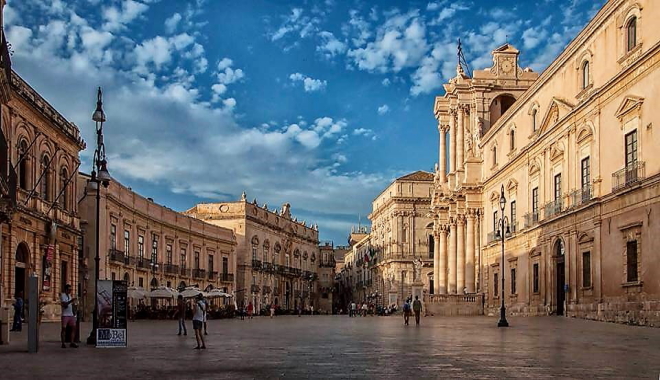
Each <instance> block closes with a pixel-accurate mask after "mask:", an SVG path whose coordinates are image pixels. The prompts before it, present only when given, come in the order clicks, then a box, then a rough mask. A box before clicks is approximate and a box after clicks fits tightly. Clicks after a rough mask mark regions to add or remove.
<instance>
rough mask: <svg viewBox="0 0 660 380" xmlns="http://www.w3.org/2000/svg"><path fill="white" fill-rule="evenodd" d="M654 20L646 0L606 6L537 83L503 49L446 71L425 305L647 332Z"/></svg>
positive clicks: (658, 46)
mask: <svg viewBox="0 0 660 380" xmlns="http://www.w3.org/2000/svg"><path fill="white" fill-rule="evenodd" d="M658 17H660V4H658V3H657V2H654V1H652V0H636V1H631V0H610V1H608V2H607V3H606V4H605V5H604V6H603V7H602V9H600V11H599V12H598V13H597V14H596V15H595V16H594V18H593V19H592V20H591V21H590V22H589V24H588V25H587V26H586V27H585V28H584V29H583V30H582V31H581V32H580V33H579V34H578V35H577V36H576V37H575V39H574V40H573V41H572V42H571V43H570V44H569V45H568V46H567V47H566V48H565V50H564V51H563V52H562V53H561V54H560V55H559V56H558V57H557V58H556V59H555V61H554V62H552V63H551V64H550V65H549V66H548V68H547V69H546V70H545V71H544V72H543V73H542V74H541V75H538V74H536V73H534V72H533V71H532V70H530V69H523V68H521V67H520V66H519V63H518V57H519V52H518V51H517V50H516V49H515V48H514V47H512V46H511V45H508V44H506V45H504V46H502V47H500V48H498V49H496V50H495V51H493V66H492V67H490V68H487V69H485V70H477V71H475V72H474V73H472V75H471V76H470V75H469V73H466V72H465V71H464V70H463V69H462V68H461V67H460V65H459V67H458V69H457V76H456V77H455V78H453V79H451V80H450V81H449V83H447V84H446V85H445V92H446V93H445V95H443V96H439V97H437V98H436V100H435V106H434V114H435V116H436V118H437V120H438V130H439V132H440V149H439V150H440V155H439V167H438V170H437V172H436V174H435V181H434V192H433V200H432V210H433V219H434V227H433V233H434V236H435V239H436V241H437V242H438V243H439V244H436V246H435V254H436V257H437V258H438V259H437V260H436V262H435V263H434V273H433V275H434V288H435V289H434V290H435V293H436V294H440V295H443V296H444V295H452V294H457V295H460V294H462V293H463V292H465V293H468V294H474V293H481V294H484V296H485V307H486V312H487V313H496V312H497V309H498V308H499V305H500V303H501V301H502V299H501V297H502V292H503V293H504V297H505V299H504V301H505V303H506V304H507V305H508V309H507V310H508V312H510V313H512V314H520V315H545V314H556V315H563V314H565V315H569V316H574V317H580V318H588V319H597V320H604V321H617V322H627V323H634V324H646V325H653V324H658V323H660V317H658V315H660V302H658V301H660V284H659V283H658V282H657V281H655V279H656V277H657V274H658V273H660V260H658V258H660V256H658V255H659V254H658V252H660V240H659V239H657V238H654V236H656V234H658V233H660V227H658V226H659V225H658V223H657V221H654V218H655V215H657V214H658V213H660V202H659V201H660V198H659V196H660V160H659V159H658V158H657V157H656V156H654V154H653V149H654V148H657V147H659V146H660V134H658V133H657V132H655V128H657V126H655V128H654V125H655V124H658V123H659V122H660V120H659V117H660V116H659V115H660V113H658V111H657V110H656V109H654V107H655V105H656V104H657V102H658V101H659V100H660V70H659V66H660V29H659V28H657V27H655V26H654V23H653V21H654V20H656V19H657V18H658ZM446 134H449V139H448V141H447V139H446V136H445V135H446ZM447 153H448V154H447ZM446 155H448V159H447V160H446V159H445V157H446ZM502 192H503V194H502ZM502 195H503V197H502ZM501 206H504V212H502V207H501ZM503 218H504V219H505V220H504V223H505V228H504V229H502V227H501V226H502V224H501V223H502V219H503ZM502 238H504V239H505V241H504V252H505V253H504V259H502V245H501V244H502V241H501V239H502ZM503 280H504V281H503ZM503 284H504V287H505V288H504V289H503V288H502V287H503Z"/></svg>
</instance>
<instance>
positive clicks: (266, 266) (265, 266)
mask: <svg viewBox="0 0 660 380" xmlns="http://www.w3.org/2000/svg"><path fill="white" fill-rule="evenodd" d="M261 266H262V268H263V271H264V272H268V273H271V272H273V264H272V263H268V262H265V261H264V262H263V263H261Z"/></svg>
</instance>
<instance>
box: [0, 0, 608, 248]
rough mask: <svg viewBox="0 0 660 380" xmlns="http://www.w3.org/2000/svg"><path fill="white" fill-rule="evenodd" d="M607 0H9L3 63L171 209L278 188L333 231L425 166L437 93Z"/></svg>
mask: <svg viewBox="0 0 660 380" xmlns="http://www.w3.org/2000/svg"><path fill="white" fill-rule="evenodd" d="M604 2H605V1H604V0H530V1H504V0H503V1H483V0H471V1H467V0H465V1H464V0H438V1H431V2H429V1H359V0H343V1H340V0H325V1H323V0H317V1H291V2H286V1H262V0H244V1H233V0H231V1H230V0H185V1H179V0H9V5H8V6H7V8H6V9H5V24H6V30H7V35H8V40H9V42H10V43H11V45H12V49H13V51H14V53H13V62H14V69H15V70H16V71H17V72H18V73H19V74H20V75H21V76H22V77H23V78H25V79H26V80H27V82H28V83H30V84H31V85H32V86H33V87H34V88H35V89H36V90H37V91H39V92H40V93H41V94H42V95H43V96H44V97H45V98H46V99H47V100H48V101H49V102H50V103H51V104H52V105H53V106H55V107H56V108H57V109H58V110H59V111H60V112H61V113H62V114H63V115H64V116H65V117H66V118H68V119H69V120H71V121H72V122H74V123H76V124H77V125H78V126H79V128H80V130H81V132H82V134H83V137H84V138H85V140H86V141H87V143H88V146H90V147H89V148H88V149H87V150H86V151H85V152H83V153H82V161H83V167H82V168H81V171H84V172H89V171H90V170H91V156H92V153H93V147H91V145H92V144H93V141H94V140H93V138H92V137H93V124H92V122H91V120H90V117H91V113H92V111H93V110H94V107H95V91H96V87H97V86H99V85H100V86H102V87H103V89H104V103H105V111H106V114H107V118H108V122H107V123H106V129H105V131H106V140H105V141H106V148H107V152H108V154H109V168H110V171H111V174H112V175H113V176H114V177H115V178H117V179H118V180H119V181H120V182H122V183H123V184H125V185H126V186H130V187H132V188H133V189H134V190H136V191H138V192H139V193H140V194H142V195H144V196H147V197H153V198H154V199H155V201H156V202H158V203H160V204H163V205H166V206H168V207H170V208H173V209H175V210H185V209H187V208H189V207H192V206H193V205H194V204H195V203H197V202H209V201H212V202H215V201H234V200H238V199H239V197H240V194H241V192H242V191H244V190H245V191H246V192H247V194H248V198H249V199H250V200H252V199H253V198H257V200H258V202H259V204H264V203H267V204H268V205H269V208H271V209H273V208H276V207H281V205H282V203H284V202H290V203H291V204H292V212H293V214H294V215H295V216H297V217H298V219H299V220H305V221H307V222H308V223H318V224H319V228H320V235H321V239H329V240H334V241H335V244H344V243H345V241H346V236H347V234H348V232H349V231H350V228H351V226H352V225H357V223H358V220H359V217H360V216H361V220H362V223H365V221H366V215H367V214H368V213H369V212H370V211H371V201H372V200H373V198H374V197H375V196H377V195H378V193H380V191H382V190H383V189H384V188H385V187H386V186H387V185H388V184H389V183H390V182H391V181H392V180H393V179H394V178H396V177H398V176H401V175H403V174H406V173H408V172H412V171H415V170H428V171H431V170H433V166H434V163H435V162H436V161H437V150H438V147H437V139H438V135H437V130H436V122H435V120H434V118H433V114H432V107H433V98H434V96H436V95H442V92H443V90H442V88H441V86H442V83H443V82H445V81H446V80H447V79H448V78H450V77H452V76H454V75H455V72H456V40H457V39H458V38H459V37H460V38H461V39H462V41H463V44H464V50H465V54H466V56H467V59H468V62H469V64H470V67H471V68H472V69H482V68H486V67H490V66H491V65H492V60H491V57H490V51H491V50H493V49H494V48H496V47H498V46H499V45H501V44H503V43H505V42H506V41H507V40H508V42H510V43H512V44H513V45H514V46H516V47H517V48H518V49H519V50H521V57H520V59H521V65H522V66H523V67H527V66H529V67H531V68H533V69H534V70H536V71H542V70H543V69H544V68H545V67H546V66H547V65H548V64H549V63H550V62H551V61H552V60H553V59H554V58H555V57H556V56H557V55H558V54H559V52H560V51H561V50H562V48H563V47H565V46H566V44H567V43H568V42H569V41H570V40H571V39H572V38H573V37H574V36H575V35H576V34H577V33H578V32H579V31H580V29H581V28H582V27H583V26H584V25H585V24H586V22H588V20H589V19H590V18H591V17H592V16H593V15H594V14H595V13H596V11H597V10H598V9H599V7H600V6H602V4H603V3H604Z"/></svg>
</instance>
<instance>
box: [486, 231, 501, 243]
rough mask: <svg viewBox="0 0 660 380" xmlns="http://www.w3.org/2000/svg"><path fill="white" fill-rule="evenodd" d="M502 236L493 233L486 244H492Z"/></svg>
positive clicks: (489, 234)
mask: <svg viewBox="0 0 660 380" xmlns="http://www.w3.org/2000/svg"><path fill="white" fill-rule="evenodd" d="M500 238H501V236H500V235H498V234H497V231H491V232H489V233H488V236H487V238H486V244H490V243H492V242H494V241H498V240H500Z"/></svg>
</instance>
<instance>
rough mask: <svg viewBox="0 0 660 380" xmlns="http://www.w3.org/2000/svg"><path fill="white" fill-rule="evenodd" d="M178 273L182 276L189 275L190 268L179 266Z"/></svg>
mask: <svg viewBox="0 0 660 380" xmlns="http://www.w3.org/2000/svg"><path fill="white" fill-rule="evenodd" d="M179 275H180V276H183V277H190V269H188V268H186V267H182V268H179Z"/></svg>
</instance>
